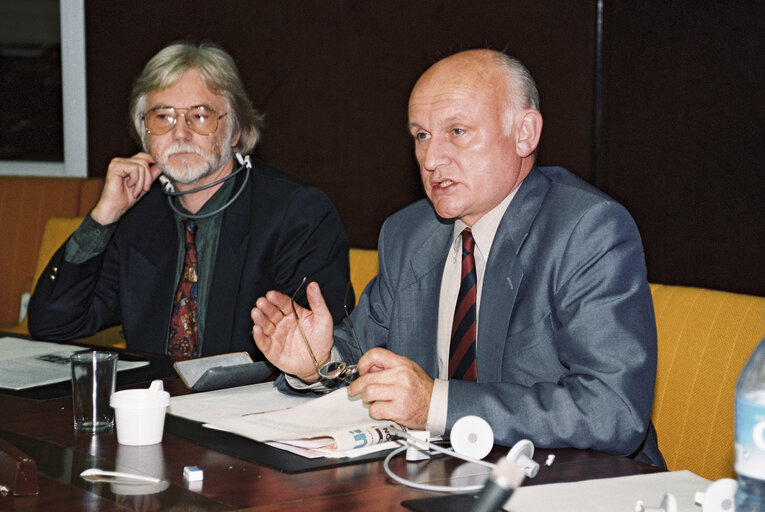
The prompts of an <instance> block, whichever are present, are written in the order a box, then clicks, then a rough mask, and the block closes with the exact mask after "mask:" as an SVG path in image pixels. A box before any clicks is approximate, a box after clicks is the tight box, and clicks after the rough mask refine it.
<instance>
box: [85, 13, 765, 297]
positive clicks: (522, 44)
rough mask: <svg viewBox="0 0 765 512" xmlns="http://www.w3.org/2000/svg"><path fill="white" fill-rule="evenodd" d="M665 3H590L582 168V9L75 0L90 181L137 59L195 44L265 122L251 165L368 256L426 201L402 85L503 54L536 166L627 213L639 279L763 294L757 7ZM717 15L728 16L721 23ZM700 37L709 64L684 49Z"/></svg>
mask: <svg viewBox="0 0 765 512" xmlns="http://www.w3.org/2000/svg"><path fill="white" fill-rule="evenodd" d="M574 4H579V5H577V6H574ZM654 4H655V5H654ZM666 4H667V3H666V2H650V1H649V2H641V3H640V4H639V5H640V7H639V8H638V7H632V2H626V1H624V0H621V1H619V2H617V1H609V0H605V3H604V5H605V10H604V14H605V16H604V18H603V20H604V24H603V27H604V31H603V35H604V39H603V47H602V48H603V53H602V55H603V78H602V82H600V83H601V84H602V87H603V89H602V90H603V96H602V97H603V101H602V103H600V106H601V108H602V114H601V117H600V119H601V121H602V125H601V127H602V129H601V132H600V135H599V137H600V138H599V139H597V141H598V142H599V145H597V146H596V147H598V148H599V150H598V151H597V152H596V153H595V154H594V156H593V151H592V148H593V144H594V142H596V139H594V136H593V111H594V107H595V104H594V103H593V90H594V88H595V84H596V73H595V67H596V66H595V62H596V60H595V55H596V49H597V45H596V42H597V39H596V19H597V9H596V1H595V0H593V1H591V2H587V3H583V2H576V3H575V2H567V1H564V0H552V1H544V2H538V1H532V0H528V1H510V0H486V1H483V2H474V5H472V6H470V7H467V6H466V5H465V3H463V2H455V1H449V0H441V1H436V0H420V1H418V2H408V1H404V0H387V1H370V0H366V1H351V0H344V1H343V0H313V1H299V0H257V1H253V0H228V1H220V2H209V1H203V0H187V1H185V2H153V1H148V0H145V1H134V2H129V3H124V2H116V1H103V0H87V1H86V32H87V65H88V98H89V99H88V123H89V133H90V135H89V160H90V170H89V172H90V175H92V176H101V175H103V174H104V173H105V170H106V166H107V164H108V162H109V160H110V159H111V158H112V157H114V156H118V155H119V156H123V155H128V154H132V153H133V152H135V151H136V147H135V146H134V144H133V143H132V141H131V139H130V138H129V136H128V134H127V129H126V126H127V120H126V111H127V97H128V94H129V91H130V87H131V82H132V80H133V79H134V77H135V76H136V74H137V73H138V72H139V71H140V69H141V68H142V66H143V64H144V63H145V62H146V60H147V59H148V58H149V57H151V55H153V54H154V53H155V52H156V51H157V50H158V49H159V48H161V47H162V46H164V45H165V44H167V43H169V42H171V41H173V40H176V39H181V38H192V39H195V40H202V39H209V40H212V41H215V42H217V43H219V44H221V45H222V46H223V47H224V48H226V49H227V50H228V51H229V52H230V53H231V54H232V55H233V56H234V58H235V59H236V61H237V63H238V65H239V66H240V70H241V72H242V75H243V78H244V81H245V84H246V86H247V88H248V90H249V92H250V96H251V98H252V100H253V102H254V103H255V105H256V106H257V107H258V108H259V109H260V110H261V111H262V112H264V113H265V114H266V119H267V127H266V131H265V133H264V138H263V140H262V143H261V144H260V145H259V147H258V149H257V154H258V156H260V157H261V158H263V159H264V160H266V161H267V162H268V163H270V164H271V165H273V166H275V167H278V168H280V169H282V170H284V171H286V172H289V173H292V174H294V175H296V176H298V177H300V178H301V179H303V180H305V181H307V182H309V183H312V184H315V185H317V186H318V187H320V188H321V189H323V190H324V191H325V192H327V193H328V194H329V196H330V197H331V198H332V200H333V201H334V202H335V204H336V205H337V208H338V210H339V211H340V214H341V216H342V218H343V221H344V223H345V225H346V228H347V230H348V233H349V236H350V238H351V244H352V245H354V246H357V247H375V246H376V241H377V233H378V230H379V228H380V225H381V224H382V222H383V220H384V219H385V218H386V217H387V216H388V215H390V214H391V213H393V212H394V211H396V210H398V209H399V208H401V207H402V206H404V205H406V204H408V203H410V202H412V201H414V200H416V199H418V198H420V197H422V195H423V193H422V190H421V187H420V184H419V178H418V175H417V169H416V165H415V162H414V157H413V154H412V147H411V142H410V140H409V136H408V134H407V131H406V103H407V99H408V95H409V91H410V89H411V87H412V85H413V84H414V82H415V80H416V79H417V77H418V76H419V74H420V73H422V72H423V71H424V70H425V69H426V68H427V67H428V66H429V65H430V64H431V63H432V62H434V61H435V60H437V59H438V58H439V57H440V56H443V55H447V54H449V53H451V52H453V51H455V50H459V49H467V48H475V47H486V46H488V47H491V48H496V49H507V51H508V53H510V54H512V55H515V56H517V57H519V58H520V59H521V60H522V61H524V63H525V64H526V65H527V66H528V67H529V69H530V70H531V72H532V74H533V75H534V76H535V78H536V79H537V82H538V85H539V89H540V94H541V97H542V111H543V115H544V119H545V124H544V130H543V136H542V143H541V144H542V146H541V152H540V163H541V164H548V165H552V164H555V165H564V166H566V167H568V168H570V169H571V170H572V171H574V172H576V173H577V174H579V175H580V176H582V177H584V178H585V179H596V180H597V184H598V185H599V186H601V188H603V189H604V190H606V191H607V192H609V193H611V194H612V195H614V196H616V197H617V198H618V199H619V200H621V201H622V202H624V203H625V204H626V205H627V206H628V208H629V209H630V211H632V212H633V214H634V215H635V217H636V220H637V221H638V224H639V227H640V228H641V231H642V233H643V235H644V239H645V244H646V248H647V251H648V261H649V272H650V276H649V277H651V279H653V280H656V281H662V282H684V283H686V284H697V285H704V286H709V287H714V288H721V289H728V290H735V291H749V292H751V293H759V294H765V275H763V274H765V273H763V272H760V271H759V268H760V267H762V262H763V261H762V256H761V255H762V254H763V252H762V248H763V247H762V243H763V242H762V240H763V239H764V238H765V237H763V236H762V235H763V234H765V233H763V230H762V222H763V221H762V220H761V219H762V214H761V213H762V201H761V200H760V201H757V202H754V201H752V199H756V198H762V197H763V192H765V190H764V189H765V185H764V184H763V173H762V172H760V168H761V166H759V165H758V164H759V162H761V161H762V158H757V159H755V157H757V156H760V157H761V156H762V142H763V140H762V139H763V138H762V111H761V110H759V112H756V111H754V102H753V101H752V100H753V99H754V97H755V96H756V95H758V94H759V95H761V93H760V92H759V89H758V87H757V85H760V86H761V85H762V78H761V76H757V77H756V78H755V77H754V75H755V72H754V69H755V67H756V66H755V63H754V48H756V47H759V48H761V47H762V42H763V41H762V39H763V36H762V35H761V33H762V30H760V31H759V33H757V32H756V31H754V30H752V28H754V27H755V26H759V27H760V28H762V26H763V24H762V14H763V13H762V11H763V9H762V7H760V3H757V2H752V3H749V4H747V3H742V2H732V1H728V2H725V1H723V2H718V4H717V5H718V7H716V8H715V9H714V11H711V10H710V9H707V10H706V11H705V10H704V9H699V8H697V7H696V4H697V2H692V1H690V0H685V1H681V2H673V3H672V6H668V5H666ZM726 4H727V5H726ZM683 5H685V7H683ZM731 10H732V11H735V13H737V14H736V15H735V16H733V17H731V16H730V15H729V14H730V13H728V15H727V17H724V16H721V14H724V13H725V12H727V11H731ZM723 18H725V20H723ZM742 25H744V26H742ZM742 28H746V29H748V30H747V31H746V32H743V33H742V32H741V30H742ZM720 31H722V32H723V33H722V34H718V32H720ZM710 32H711V33H712V34H717V35H715V36H714V37H710ZM652 34H653V36H652V37H651V35H652ZM750 34H751V35H750ZM746 37H751V38H752V39H754V38H758V40H755V41H753V42H751V43H749V44H750V45H751V51H750V52H749V54H748V58H750V59H751V61H750V62H747V61H746V60H745V59H744V60H743V61H742V59H740V58H739V57H740V55H739V52H740V46H741V43H742V42H743V41H742V39H745V38H746ZM699 41H702V42H703V47H704V48H706V50H707V51H708V53H709V54H710V55H707V56H706V57H705V56H703V55H699V54H698V52H697V51H695V50H694V46H695V45H696V43H697V42H699ZM719 46H724V47H725V51H724V52H722V53H724V55H721V54H720V53H719V52H718V51H717V49H718V47H719ZM723 57H727V58H729V59H730V61H729V62H728V63H727V66H728V67H729V68H733V69H735V70H737V73H736V74H735V76H734V77H733V79H732V80H731V84H730V86H731V87H732V89H734V90H735V91H737V93H738V96H737V99H736V101H738V103H737V107H736V109H732V110H728V109H727V107H726V105H727V104H728V103H729V102H730V100H731V94H730V91H728V93H727V94H720V93H715V94H710V92H709V91H719V89H720V86H721V85H722V83H723V80H722V79H718V80H717V81H716V82H714V83H713V84H709V83H708V78H717V67H718V64H719V63H720V62H721V59H722V58H723ZM731 57H732V58H731ZM710 59H711V62H709V66H707V63H708V61H709V60H710ZM698 75H702V77H701V79H700V78H699V76H698ZM745 77H746V80H744V78H745ZM710 87H711V89H710ZM747 97H749V98H750V99H749V100H748V101H747V99H746V98H747ZM760 103H762V102H760ZM710 109H711V110H712V111H715V112H717V113H718V115H719V114H720V113H724V114H725V115H724V116H723V118H720V119H718V123H719V124H717V126H718V127H719V131H718V133H717V136H718V138H719V136H720V132H725V133H726V136H725V141H728V142H731V141H732V142H734V144H732V145H730V144H726V143H725V141H721V140H719V139H716V140H714V141H713V140H710V138H709V137H702V135H705V131H704V130H705V129H706V128H705V127H706V126H713V125H715V121H714V120H710V119H708V118H707V116H708V115H709V113H710ZM756 114H759V116H758V115H756ZM679 119H682V120H684V121H685V122H686V126H685V127H681V126H679V124H678V120H679ZM731 125H734V126H736V128H735V129H734V130H733V131H729V130H730V129H731ZM670 133H671V136H670ZM742 134H743V135H742ZM706 135H712V134H711V133H709V134H706ZM653 138H656V139H659V141H660V142H661V144H660V145H657V143H656V142H655V141H653V140H652V139H653ZM758 144H759V146H758ZM659 146H662V147H659ZM678 150H680V151H681V153H680V154H677V153H676V152H677V151H678ZM659 155H661V156H659ZM704 155H706V156H710V157H713V158H709V159H707V158H706V157H705V156H704ZM596 164H597V174H595V173H594V168H595V165H596ZM731 165H736V168H737V170H736V172H737V173H738V174H737V175H736V176H735V177H734V178H733V179H731V176H730V175H731V169H730V166H731ZM723 169H724V170H723ZM649 172H650V173H651V175H650V179H647V178H648V174H647V173H649ZM726 177H727V178H726ZM689 179H690V180H692V181H691V182H690V183H689V182H688V180H689ZM710 188H713V189H714V190H709V189H710ZM705 194H706V195H711V198H712V199H713V200H714V202H713V203H712V204H710V203H709V201H705V200H704V199H707V198H706V197H705ZM741 194H744V195H743V196H742V195H741ZM689 198H693V199H697V200H698V201H697V203H698V204H697V206H696V207H689V206H688V204H687V203H690V200H689ZM745 203H748V204H745ZM696 210H703V213H704V215H701V214H699V213H698V212H697V211H696ZM689 212H692V213H693V212H695V213H694V214H693V215H689ZM747 212H748V214H747ZM752 212H754V213H752ZM654 213H658V214H657V215H654ZM668 218H672V219H673V223H672V224H671V225H670V224H669V223H668V222H667V221H668ZM699 219H712V220H714V221H715V222H714V223H709V222H704V226H702V227H701V228H700V229H701V230H703V231H704V232H709V231H710V230H711V234H712V235H713V238H714V240H713V241H711V242H706V241H702V240H700V239H699V238H698V237H697V236H688V237H685V238H684V237H680V236H678V233H682V234H689V235H690V234H691V233H694V232H695V233H697V234H698V232H699V228H696V227H694V226H696V225H697V224H695V223H696V222H697V221H698V220H699ZM739 219H741V220H746V224H747V225H746V226H742V224H741V223H740V222H739ZM732 233H735V235H731V234H732ZM723 235H724V236H723ZM755 239H758V240H755ZM725 244H730V247H726V248H725V249H722V248H721V246H722V245H725ZM757 244H759V250H758V251H756V248H757ZM755 251H756V252H755ZM736 256H739V258H736ZM743 259H747V260H749V261H741V260H743ZM688 260H691V261H693V262H698V263H699V265H698V267H695V268H694V266H693V265H688V262H687V261H688ZM734 260H738V261H737V262H736V263H734ZM721 261H724V262H725V264H724V265H720V264H719V263H720V262H721ZM734 266H737V268H735V269H732V268H731V267H734ZM696 268H698V269H699V270H698V271H696ZM710 268H711V269H714V270H715V271H716V272H715V273H713V274H712V275H710V273H709V272H708V269H710ZM754 274H757V276H755V275H754Z"/></svg>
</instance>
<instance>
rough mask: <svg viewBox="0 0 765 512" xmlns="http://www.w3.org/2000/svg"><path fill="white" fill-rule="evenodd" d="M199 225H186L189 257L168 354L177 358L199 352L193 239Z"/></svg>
mask: <svg viewBox="0 0 765 512" xmlns="http://www.w3.org/2000/svg"><path fill="white" fill-rule="evenodd" d="M196 233H197V225H196V223H195V222H194V221H192V220H184V221H183V234H184V237H185V239H186V256H185V257H184V259H183V273H182V274H181V278H180V279H179V280H178V288H177V290H176V291H175V299H174V300H173V313H172V317H171V318H170V335H169V340H168V344H167V348H168V353H169V354H170V355H172V356H175V357H191V356H194V355H196V354H195V351H196V348H197V247H196V245H194V236H195V235H196Z"/></svg>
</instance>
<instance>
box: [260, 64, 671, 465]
mask: <svg viewBox="0 0 765 512" xmlns="http://www.w3.org/2000/svg"><path fill="white" fill-rule="evenodd" d="M409 128H410V132H411V134H412V137H413V139H414V144H415V155H416V157H417V161H418V163H419V166H420V174H421V177H422V182H423V185H424V187H425V193H426V194H427V196H428V200H422V201H419V202H417V203H415V204H413V205H411V206H409V207H407V208H405V209H403V210H402V211H400V212H398V213H396V214H395V215H393V216H392V217H390V218H389V219H388V220H387V221H386V222H385V224H384V226H383V228H382V231H381V233H380V238H379V243H378V250H379V258H380V272H379V274H378V275H377V276H376V277H375V279H373V280H372V281H371V283H370V284H369V285H368V286H367V288H366V289H365V290H364V293H363V295H362V297H361V299H360V302H359V304H358V306H357V308H356V309H355V310H354V311H353V315H352V317H351V318H352V320H353V323H354V325H355V328H356V332H357V334H358V338H359V341H360V343H361V345H362V348H363V350H364V351H365V353H364V354H363V357H361V358H360V359H358V358H359V356H360V355H361V354H359V349H358V348H357V346H356V343H355V341H353V337H352V333H351V331H350V329H349V326H348V325H347V324H346V325H344V326H341V327H337V328H335V329H334V333H333V328H332V321H331V317H330V315H329V312H328V310H327V308H326V306H325V305H324V301H323V299H322V296H321V292H320V290H319V287H318V285H317V284H315V283H311V284H310V285H309V287H308V290H307V295H308V299H309V305H310V307H311V310H310V311H309V310H304V309H299V311H298V316H299V317H300V325H301V326H302V327H303V330H304V332H305V334H306V336H307V339H308V340H309V342H310V344H311V346H312V347H313V351H314V353H315V355H316V359H317V360H318V362H319V364H321V363H324V362H327V361H329V360H335V359H337V358H342V359H343V360H344V361H347V362H352V361H355V360H356V359H358V365H359V373H360V377H359V378H358V379H357V380H356V381H355V382H353V383H352V384H351V385H350V387H349V388H348V392H349V393H350V394H352V395H355V394H359V393H361V395H362V397H363V399H364V401H365V402H367V403H369V404H370V405H369V411H370V414H371V416H372V417H374V418H380V419H391V420H394V421H397V422H398V423H400V424H402V425H405V426H407V427H409V428H413V429H427V430H430V431H431V432H432V433H435V434H441V433H445V434H449V432H450V430H451V428H452V426H453V425H454V423H455V422H456V421H457V420H458V419H459V418H461V417H462V416H465V415H469V414H472V415H477V416H481V417H482V418H484V419H486V420H487V421H488V422H489V424H490V425H491V427H492V429H493V431H494V436H495V441H496V442H497V443H499V444H503V445H508V446H509V445H512V444H513V443H515V442H516V441H518V440H519V439H522V438H528V439H531V440H532V441H533V442H534V443H536V444H537V445H538V446H542V447H546V448H556V447H575V448H590V449H596V450H601V451H605V452H609V453H614V454H620V455H630V456H633V457H635V458H636V459H638V460H641V461H645V462H648V463H651V464H655V465H659V466H663V465H664V462H663V458H662V456H661V454H660V452H659V449H658V445H657V442H656V434H655V431H654V429H653V426H652V425H651V422H650V416H651V406H652V403H653V391H654V380H655V374H656V326H655V320H654V313H653V305H652V300H651V293H650V289H649V287H648V282H647V279H646V268H645V260H644V255H643V248H642V244H641V241H640V235H639V233H638V231H637V228H636V226H635V224H634V222H633V220H632V218H631V217H630V215H629V214H628V213H627V211H626V210H625V209H624V208H623V207H622V206H620V205H619V204H618V203H616V202H615V201H613V200H612V199H610V198H609V197H607V196H606V195H605V194H603V193H602V192H600V191H598V190H597V189H595V188H594V187H592V186H590V185H588V184H587V183H585V182H583V181H582V180H580V179H578V178H577V177H575V176H574V175H573V174H571V173H570V172H568V171H566V170H565V169H562V168H555V167H553V168H540V167H537V166H536V165H535V151H536V148H537V144H538V142H539V137H540V133H541V130H542V116H541V114H540V112H539V99H538V93H537V90H536V85H535V84H534V81H533V79H532V78H531V76H530V75H529V73H528V70H526V68H525V67H524V66H523V65H522V64H521V63H520V62H518V61H517V60H515V59H513V58H511V57H508V56H506V55H504V54H501V53H499V52H494V51H490V50H471V51H466V52H461V53H458V54H455V55H452V56H451V57H448V58H445V59H443V60H441V61H439V62H437V63H436V64H434V65H433V66H432V67H431V68H430V69H428V70H427V71H426V72H425V73H424V74H423V75H422V77H421V78H420V79H419V80H418V81H417V83H416V85H415V87H414V90H413V91H412V94H411V97H410V100H409ZM466 228H468V229H466ZM252 319H253V322H254V329H253V337H254V340H255V342H256V343H257V345H258V347H260V349H261V350H262V351H263V353H264V354H265V355H266V357H267V358H268V359H270V360H271V362H273V363H274V364H275V365H276V366H278V367H279V368H280V369H282V370H283V371H284V372H285V373H286V374H288V375H289V376H288V377H287V380H288V381H289V382H290V383H291V385H293V387H302V386H306V385H308V384H311V383H315V382H317V380H318V375H317V371H316V367H315V365H314V362H313V361H312V360H311V358H310V356H309V354H308V351H307V350H306V347H305V343H304V341H303V339H302V338H301V334H300V332H299V331H298V329H297V324H296V318H295V315H294V314H293V313H292V309H291V306H290V300H289V297H287V296H285V295H282V294H279V293H276V292H269V294H267V295H266V297H262V298H260V299H259V300H258V302H257V307H256V308H255V309H253V311H252ZM476 333H477V335H476ZM317 385H318V386H320V385H321V384H314V385H313V386H311V387H316V386H317Z"/></svg>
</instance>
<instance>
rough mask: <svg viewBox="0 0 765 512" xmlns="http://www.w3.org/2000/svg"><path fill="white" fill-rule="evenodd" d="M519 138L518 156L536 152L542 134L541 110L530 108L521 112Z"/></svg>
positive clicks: (517, 143)
mask: <svg viewBox="0 0 765 512" xmlns="http://www.w3.org/2000/svg"><path fill="white" fill-rule="evenodd" d="M519 117H520V119H519V121H518V140H517V142H516V151H518V156H520V157H521V158H526V157H529V156H531V155H533V154H534V151H535V150H536V149H537V146H538V145H539V137H540V136H541V135H542V114H541V113H540V112H539V110H536V109H533V108H529V109H526V110H523V111H522V112H521V113H520V114H519Z"/></svg>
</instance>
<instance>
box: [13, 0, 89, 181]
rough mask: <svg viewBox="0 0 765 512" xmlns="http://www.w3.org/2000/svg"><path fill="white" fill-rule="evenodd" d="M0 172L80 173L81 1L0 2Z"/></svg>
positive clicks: (83, 144)
mask: <svg viewBox="0 0 765 512" xmlns="http://www.w3.org/2000/svg"><path fill="white" fill-rule="evenodd" d="M0 101H3V102H4V103H5V104H4V105H3V106H2V108H0V126H1V127H2V130H3V132H4V133H3V136H2V138H0V174H6V175H7V174H19V175H35V176H87V152H88V150H87V147H88V146H87V118H86V92H85V7H84V0H3V1H2V2H0Z"/></svg>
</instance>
